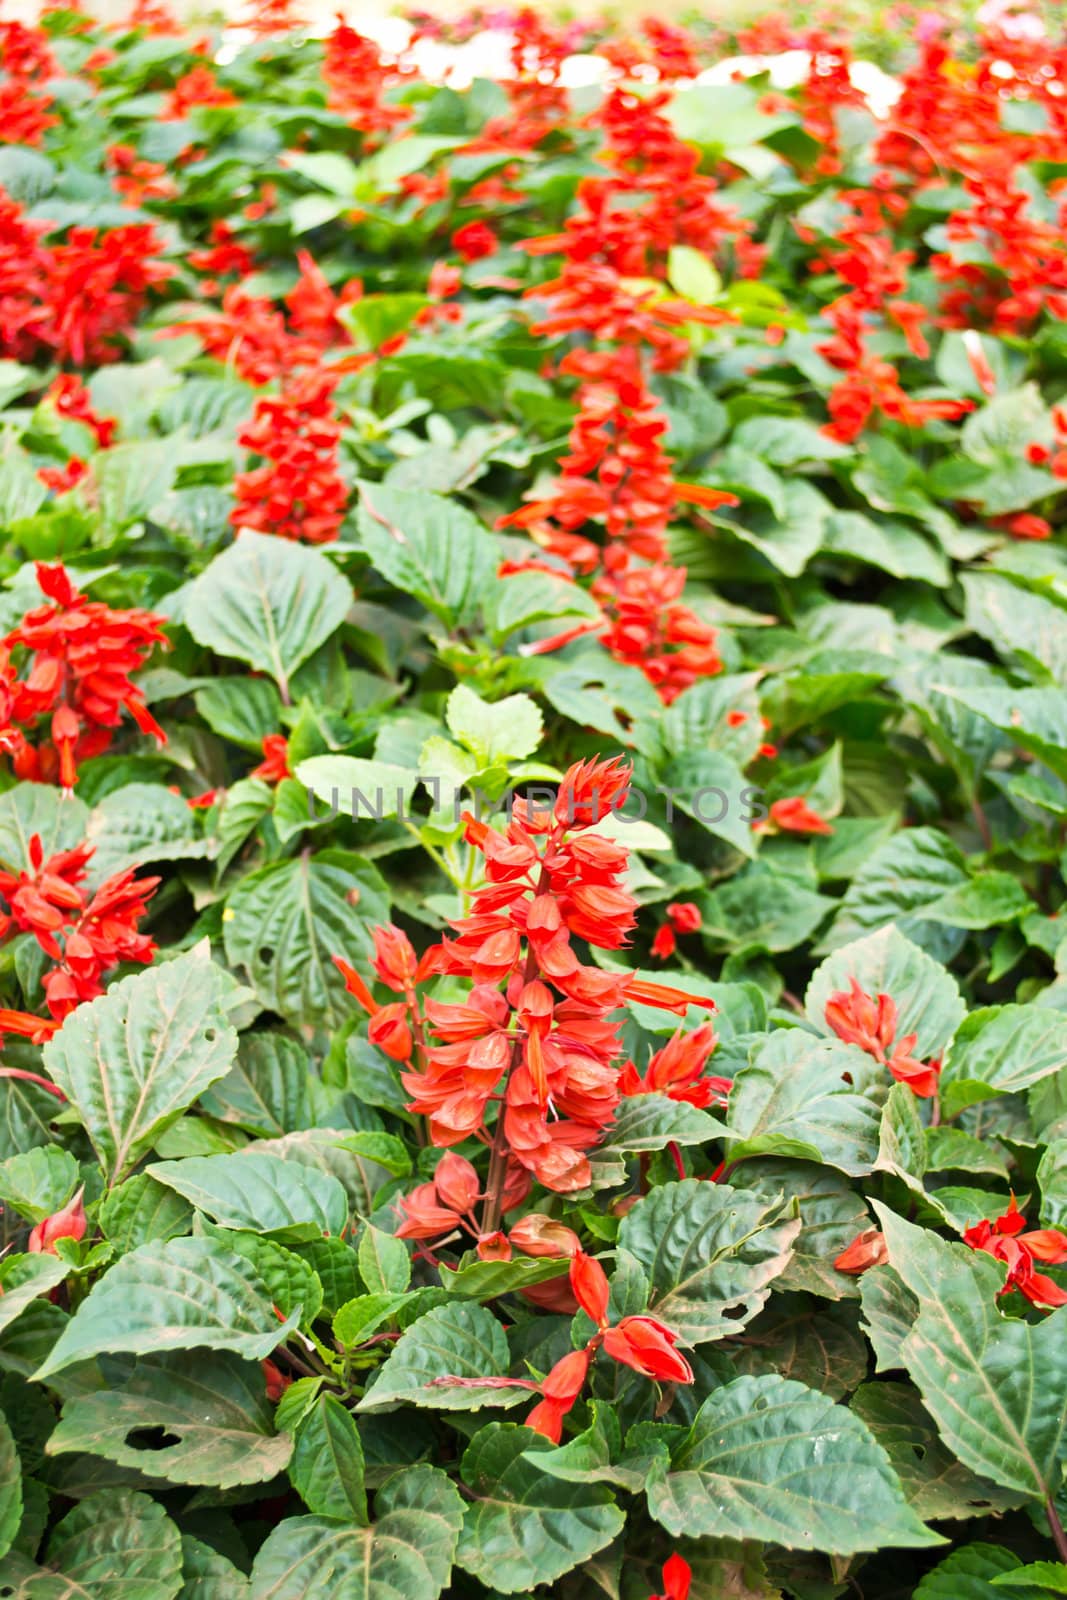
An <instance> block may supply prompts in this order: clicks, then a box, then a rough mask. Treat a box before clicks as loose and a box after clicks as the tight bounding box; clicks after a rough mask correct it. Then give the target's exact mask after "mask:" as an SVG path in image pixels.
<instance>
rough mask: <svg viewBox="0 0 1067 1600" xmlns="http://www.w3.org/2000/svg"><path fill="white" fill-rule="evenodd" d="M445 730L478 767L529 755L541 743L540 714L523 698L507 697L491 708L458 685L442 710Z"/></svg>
mask: <svg viewBox="0 0 1067 1600" xmlns="http://www.w3.org/2000/svg"><path fill="white" fill-rule="evenodd" d="M445 721H446V722H447V723H448V730H449V732H450V733H451V734H452V735H453V737H454V738H456V739H458V740H459V742H460V744H462V745H464V746H466V748H467V749H468V750H469V751H470V752H471V754H472V755H474V756H476V757H477V758H478V761H479V763H480V765H482V766H486V767H488V766H491V765H492V764H493V763H494V762H497V761H504V762H506V761H515V760H519V759H521V758H522V757H524V756H530V755H533V753H534V751H535V750H536V749H537V746H538V745H539V744H540V742H541V734H542V730H543V725H542V719H541V713H540V711H539V710H538V708H537V706H536V704H535V703H534V701H532V700H531V699H530V697H529V695H526V694H509V695H508V696H507V697H506V698H505V699H503V700H497V701H495V702H493V703H492V704H491V703H490V702H489V701H488V700H483V699H482V697H481V695H478V694H475V692H474V690H473V689H468V688H467V686H466V684H463V683H461V684H458V685H457V687H456V688H455V689H453V690H452V693H451V694H450V695H449V697H448V703H447V705H446V707H445Z"/></svg>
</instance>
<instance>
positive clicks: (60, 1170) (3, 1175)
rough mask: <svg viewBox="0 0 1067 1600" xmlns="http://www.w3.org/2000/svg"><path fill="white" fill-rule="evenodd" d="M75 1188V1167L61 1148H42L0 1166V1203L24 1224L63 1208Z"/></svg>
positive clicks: (74, 1163) (76, 1179)
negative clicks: (14, 1212) (17, 1215)
mask: <svg viewBox="0 0 1067 1600" xmlns="http://www.w3.org/2000/svg"><path fill="white" fill-rule="evenodd" d="M77 1187H78V1163H77V1162H76V1161H75V1159H74V1157H73V1156H72V1155H71V1153H70V1151H69V1150H64V1149H63V1148H62V1146H61V1145H57V1144H49V1145H41V1146H39V1147H38V1148H37V1149H35V1150H27V1151H25V1152H24V1153H23V1154H22V1155H18V1156H9V1157H8V1159H7V1160H6V1161H5V1162H3V1163H2V1164H0V1203H2V1204H3V1205H5V1206H7V1207H10V1209H11V1210H12V1211H17V1212H18V1214H19V1216H20V1217H24V1218H25V1219H26V1221H27V1222H41V1221H42V1220H43V1219H44V1218H45V1217H48V1216H51V1214H52V1212H53V1211H58V1210H59V1209H60V1207H61V1206H64V1205H66V1203H67V1201H68V1200H69V1199H70V1197H71V1195H72V1194H73V1193H74V1191H75V1189H76V1188H77Z"/></svg>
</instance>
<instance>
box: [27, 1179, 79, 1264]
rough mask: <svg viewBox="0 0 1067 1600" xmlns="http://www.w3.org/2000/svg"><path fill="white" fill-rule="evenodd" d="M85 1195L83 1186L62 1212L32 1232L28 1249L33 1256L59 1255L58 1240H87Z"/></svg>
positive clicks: (48, 1218)
mask: <svg viewBox="0 0 1067 1600" xmlns="http://www.w3.org/2000/svg"><path fill="white" fill-rule="evenodd" d="M84 1194H85V1188H84V1186H83V1187H82V1188H80V1189H79V1190H78V1192H77V1194H76V1195H74V1196H73V1197H72V1198H71V1199H70V1200H68V1201H67V1203H66V1205H65V1206H63V1207H62V1209H61V1210H59V1211H56V1212H54V1213H53V1214H52V1216H50V1217H45V1219H44V1221H43V1222H39V1223H38V1224H37V1226H36V1227H35V1228H34V1229H33V1230H32V1231H31V1233H30V1237H29V1240H28V1241H27V1244H26V1249H27V1250H28V1251H29V1252H30V1254H31V1255H42V1254H43V1255H47V1256H54V1255H56V1254H57V1253H58V1252H57V1250H56V1240H57V1239H74V1240H75V1241H76V1240H78V1239H84V1238H85V1230H86V1227H87V1226H88V1223H87V1221H86V1216H85V1207H84V1206H83V1205H82V1199H83V1197H84Z"/></svg>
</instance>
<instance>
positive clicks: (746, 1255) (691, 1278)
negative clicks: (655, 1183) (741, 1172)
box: [619, 1178, 800, 1344]
mask: <svg viewBox="0 0 1067 1600" xmlns="http://www.w3.org/2000/svg"><path fill="white" fill-rule="evenodd" d="M799 1231H800V1219H799V1217H797V1216H795V1215H789V1214H785V1215H783V1208H782V1207H781V1205H780V1204H777V1203H775V1202H774V1201H767V1200H765V1199H763V1198H762V1196H759V1195H756V1194H751V1193H745V1192H744V1191H742V1190H738V1189H733V1188H731V1187H730V1186H729V1185H728V1184H722V1183H716V1184H711V1183H704V1182H701V1181H699V1180H698V1179H696V1178H687V1179H685V1180H684V1181H683V1182H681V1183H665V1184H662V1185H661V1186H659V1187H658V1188H655V1189H653V1190H652V1191H651V1192H650V1193H649V1194H647V1195H645V1196H644V1198H643V1199H641V1200H639V1201H638V1202H637V1204H636V1205H635V1206H634V1207H633V1209H632V1210H630V1211H628V1212H627V1214H626V1216H625V1217H624V1218H623V1220H622V1226H621V1227H620V1229H619V1246H620V1248H622V1249H623V1250H628V1251H629V1252H630V1254H631V1255H632V1256H634V1257H635V1258H636V1259H637V1260H638V1261H639V1262H640V1263H641V1265H642V1266H643V1267H644V1269H645V1271H646V1272H647V1274H648V1283H649V1305H650V1307H651V1309H652V1311H653V1312H654V1313H655V1315H656V1316H657V1317H658V1318H659V1319H660V1321H662V1322H665V1323H666V1324H667V1326H668V1327H670V1328H673V1330H674V1331H675V1333H677V1335H678V1337H679V1339H680V1340H681V1341H682V1343H683V1344H702V1343H706V1342H707V1341H709V1340H712V1339H721V1338H724V1337H725V1336H726V1335H728V1334H732V1333H736V1332H737V1330H738V1329H739V1328H740V1327H742V1326H743V1325H744V1323H746V1322H748V1321H750V1320H751V1318H752V1317H754V1316H755V1315H756V1312H757V1311H759V1310H760V1308H761V1307H762V1306H763V1305H764V1304H765V1303H766V1300H767V1296H768V1294H769V1293H770V1288H769V1285H770V1284H771V1283H772V1282H773V1280H774V1279H775V1278H777V1277H778V1276H779V1274H780V1273H781V1272H782V1271H783V1270H784V1268H785V1266H786V1265H787V1263H788V1261H789V1255H790V1250H791V1248H792V1244H793V1240H794V1239H795V1238H796V1236H797V1234H798V1233H799Z"/></svg>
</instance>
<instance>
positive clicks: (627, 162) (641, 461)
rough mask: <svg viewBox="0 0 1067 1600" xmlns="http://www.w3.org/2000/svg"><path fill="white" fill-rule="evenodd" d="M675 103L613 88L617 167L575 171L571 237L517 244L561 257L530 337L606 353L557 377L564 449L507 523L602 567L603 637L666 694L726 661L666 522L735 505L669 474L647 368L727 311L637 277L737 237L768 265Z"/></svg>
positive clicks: (610, 119)
mask: <svg viewBox="0 0 1067 1600" xmlns="http://www.w3.org/2000/svg"><path fill="white" fill-rule="evenodd" d="M668 100H669V95H668V94H665V93H664V94H660V95H657V96H653V97H652V98H650V99H641V98H640V97H638V96H636V95H634V94H632V93H630V92H628V91H627V90H625V89H623V88H621V87H620V88H616V89H614V90H613V91H612V92H611V94H609V95H608V97H607V99H606V100H605V103H604V106H603V107H602V108H601V110H600V112H599V113H598V114H597V116H596V118H595V119H593V120H594V121H595V122H596V123H597V124H598V125H599V126H601V127H602V128H603V130H604V133H605V137H606V146H605V149H604V151H603V153H602V156H601V159H602V160H603V161H604V163H605V164H606V165H607V166H608V168H609V169H610V170H609V175H607V176H603V177H601V176H597V177H589V178H585V179H583V180H582V182H581V183H580V184H579V188H578V200H579V209H578V210H577V212H576V213H575V214H574V215H573V216H572V217H570V218H569V219H568V221H567V223H566V226H565V229H564V232H563V233H561V234H554V235H550V236H546V237H543V238H539V239H534V240H530V241H527V243H526V245H525V246H524V248H526V249H527V250H529V251H530V252H532V253H534V254H540V255H547V254H562V255H563V257H564V264H563V267H562V270H561V271H560V273H559V276H558V277H556V278H555V279H553V280H551V281H550V282H548V283H544V284H540V285H537V286H536V287H535V288H534V289H531V290H529V291H528V293H529V294H531V295H535V296H536V297H537V299H538V300H543V301H547V304H548V307H549V310H548V314H547V315H545V316H542V317H541V318H540V319H539V320H538V321H537V322H536V323H535V324H534V328H533V331H534V332H535V333H537V334H540V335H543V336H545V337H549V338H556V337H559V336H560V335H571V334H576V333H579V334H583V335H586V336H588V337H590V338H592V339H594V340H597V341H599V342H600V343H601V344H603V345H606V346H607V348H603V349H599V350H596V349H588V348H582V349H574V350H571V351H570V352H569V353H568V354H567V355H565V356H564V358H563V360H562V361H561V362H560V366H559V371H560V372H561V373H562V374H563V375H565V376H570V377H574V378H576V379H577V380H578V390H577V396H576V398H577V403H578V414H577V417H576V419H575V422H574V424H573V427H572V429H571V434H570V439H569V441H568V443H569V449H568V453H567V454H566V455H565V456H564V457H563V458H562V460H561V461H560V464H559V465H560V471H559V477H558V479H557V482H556V485H555V487H554V489H553V491H552V493H551V494H549V495H547V496H546V495H541V496H539V497H537V498H536V499H534V500H532V501H530V502H528V503H527V504H526V505H524V506H523V507H522V508H521V509H520V510H518V511H516V512H514V513H512V514H511V515H510V516H508V517H505V518H503V519H502V523H501V525H502V526H518V527H523V528H526V529H528V530H529V532H530V534H531V537H532V538H533V539H534V540H535V541H536V542H537V543H538V544H539V545H541V546H542V548H543V549H545V550H546V551H548V552H549V553H550V554H553V555H556V556H558V557H560V558H561V559H563V560H564V561H566V562H567V563H569V564H570V566H571V567H573V568H574V569H575V570H577V571H578V572H586V573H588V572H593V571H595V570H597V569H598V568H602V569H603V570H602V575H601V576H600V577H599V578H598V580H597V583H596V585H595V586H594V593H595V594H596V596H597V599H598V600H599V601H600V602H601V605H602V608H603V613H604V628H603V630H602V631H601V633H600V642H601V644H602V645H603V646H604V648H606V649H607V650H608V651H610V653H611V654H612V655H613V656H614V657H615V658H616V659H617V660H620V661H624V662H626V663H628V664H631V665H636V666H638V667H640V669H641V670H642V671H643V672H644V673H645V675H646V676H647V677H648V678H649V680H650V681H651V682H652V683H653V684H655V686H656V688H657V689H658V691H659V693H660V695H661V697H662V699H663V700H664V701H666V702H668V703H669V702H670V701H671V700H672V699H674V698H676V696H677V695H678V694H680V693H681V692H682V690H683V689H685V688H687V687H688V686H689V685H690V684H692V683H693V682H695V681H696V680H697V678H699V677H703V676H709V675H711V674H714V673H716V672H718V671H719V670H720V669H721V662H720V660H719V656H718V653H717V650H716V647H715V632H714V629H712V628H711V627H709V626H708V625H707V624H706V623H704V622H703V621H702V620H701V619H700V617H698V616H697V614H696V613H695V612H694V611H693V610H692V609H690V608H689V607H687V606H685V605H683V604H682V601H681V594H682V590H683V588H684V585H685V571H684V569H678V568H674V567H672V566H671V565H670V564H669V562H668V560H667V555H668V551H667V540H666V535H667V528H668V525H669V522H670V519H671V517H672V515H673V513H674V511H675V508H676V506H677V505H678V504H679V502H688V503H693V504H697V505H700V506H703V507H704V508H705V509H714V508H715V507H717V506H722V505H736V504H737V499H736V497H735V496H734V495H732V494H730V493H728V492H726V491H722V490H717V489H713V488H709V487H705V486H702V485H697V484H683V483H680V482H678V480H677V479H676V478H675V477H674V475H673V471H672V463H671V459H670V456H669V455H668V454H667V451H666V449H665V448H664V436H665V434H666V432H667V426H668V424H667V419H666V417H665V415H664V413H663V411H662V409H661V407H660V405H659V402H658V400H657V399H656V397H655V395H654V394H653V393H652V391H651V389H650V387H649V378H648V374H647V373H646V370H645V365H646V352H647V353H650V358H651V363H652V365H653V366H654V367H656V368H658V369H660V370H670V369H671V368H673V367H677V366H678V365H679V364H680V362H682V361H683V360H685V359H686V357H687V356H688V354H689V344H688V341H687V340H686V339H685V338H684V337H683V336H682V333H681V331H680V330H682V329H684V328H685V326H686V324H689V323H698V322H699V323H704V324H707V325H715V324H716V323H719V322H722V321H724V320H728V317H727V315H726V313H724V312H722V311H720V310H718V309H714V308H709V307H706V306H697V305H694V304H691V303H689V302H687V301H680V300H678V299H676V298H671V297H670V296H666V295H662V296H661V294H660V293H659V291H658V289H649V290H642V289H640V288H638V287H636V286H635V283H634V281H633V280H635V279H638V278H643V279H646V280H647V279H649V278H655V279H660V280H662V279H664V278H665V276H666V270H667V261H668V256H669V252H670V250H671V248H672V246H674V245H677V244H685V245H689V246H691V247H692V248H695V249H699V250H701V251H703V252H705V253H707V254H708V255H711V256H714V255H716V254H719V253H721V251H722V250H723V248H724V246H725V245H726V244H727V243H729V245H730V246H731V248H732V250H733V252H734V255H735V258H736V260H737V263H738V270H739V271H740V272H741V273H742V274H745V273H750V272H755V271H757V270H758V267H759V263H760V259H761V258H760V255H759V250H758V248H757V247H756V246H755V245H753V244H752V243H751V241H750V239H749V238H748V224H747V223H744V222H743V221H741V220H740V219H738V218H737V217H735V216H734V215H733V213H732V212H730V211H729V210H728V209H727V208H725V207H723V206H722V205H721V204H720V203H719V201H718V200H717V197H716V186H715V183H714V180H713V179H711V178H709V177H707V176H705V175H703V174H701V173H699V171H698V166H699V161H700V156H699V152H698V151H697V150H696V149H695V148H694V147H693V146H691V145H688V144H685V143H684V142H683V141H681V140H680V139H678V138H677V137H676V136H675V134H674V132H673V130H672V129H671V126H670V124H669V122H668V121H667V119H666V117H665V116H664V115H663V114H662V113H663V111H664V109H665V107H666V104H667V102H668ZM591 527H592V528H596V527H599V528H600V529H601V530H602V532H603V538H604V541H605V542H604V543H603V544H602V545H601V544H598V543H597V542H596V541H595V540H594V539H593V538H591V537H590V536H589V534H588V532H586V531H585V530H587V529H589V528H591ZM638 561H640V562H647V563H650V565H648V566H641V565H637V564H636V563H637V562H638ZM559 642H563V640H560V641H559Z"/></svg>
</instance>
